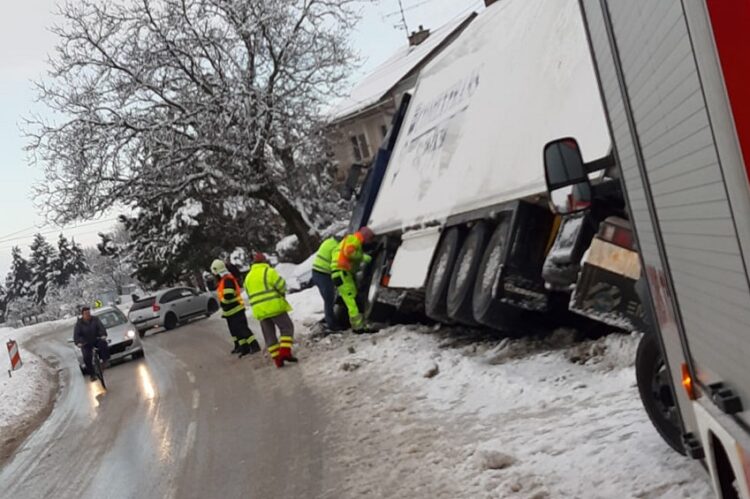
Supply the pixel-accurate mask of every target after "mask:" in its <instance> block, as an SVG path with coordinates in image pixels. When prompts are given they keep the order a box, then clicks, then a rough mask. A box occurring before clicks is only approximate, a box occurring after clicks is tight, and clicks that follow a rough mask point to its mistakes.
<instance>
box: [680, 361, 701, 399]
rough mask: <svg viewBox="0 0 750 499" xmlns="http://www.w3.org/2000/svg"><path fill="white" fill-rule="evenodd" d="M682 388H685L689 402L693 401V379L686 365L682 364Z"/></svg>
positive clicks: (694, 397)
mask: <svg viewBox="0 0 750 499" xmlns="http://www.w3.org/2000/svg"><path fill="white" fill-rule="evenodd" d="M682 387H683V388H685V392H687V396H688V398H689V399H690V400H695V399H696V398H698V397H696V396H695V386H693V377H692V376H691V375H690V369H688V365H687V364H686V363H684V362H683V363H682Z"/></svg>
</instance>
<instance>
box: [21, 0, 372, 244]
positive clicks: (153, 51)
mask: <svg viewBox="0 0 750 499" xmlns="http://www.w3.org/2000/svg"><path fill="white" fill-rule="evenodd" d="M359 1H360V0H119V2H117V3H107V2H99V1H94V0H78V1H76V2H68V3H66V4H65V5H64V6H63V7H61V9H60V15H61V16H62V20H63V22H62V23H61V24H60V25H59V26H57V27H55V28H54V32H55V33H56V34H57V36H58V37H59V41H58V44H57V47H56V50H55V52H54V54H53V56H52V57H51V59H50V78H49V79H48V81H45V82H41V83H38V84H37V86H38V89H39V95H40V98H41V100H42V101H43V102H44V103H46V105H47V106H48V107H49V108H51V110H52V111H55V112H56V115H57V116H61V117H62V118H61V119H59V120H57V121H54V120H52V121H50V120H48V119H43V118H40V117H38V116H37V117H33V118H31V119H29V120H28V125H27V135H28V137H29V145H28V149H29V150H30V151H31V152H32V155H33V158H34V159H35V160H37V161H39V162H41V163H42V164H43V165H44V169H45V177H46V179H45V181H44V182H41V183H40V184H38V185H37V187H36V190H37V194H38V195H39V197H38V199H39V200H40V201H41V202H40V205H41V206H44V207H45V208H46V209H47V213H48V216H49V217H50V218H52V219H53V220H54V221H56V222H58V223H66V222H70V221H72V220H76V219H85V218H90V217H91V216H93V215H96V214H100V213H102V212H104V211H106V210H107V209H109V208H110V207H112V206H113V204H115V203H121V204H124V205H126V206H131V207H138V208H139V209H148V208H149V206H150V204H151V203H153V202H154V201H155V200H157V199H158V200H164V199H167V200H175V202H176V203H184V202H185V196H187V194H185V193H187V192H189V193H191V194H190V195H192V196H195V195H198V196H200V195H201V194H202V193H205V194H206V195H208V196H216V194H217V193H218V194H223V195H226V196H227V197H231V196H243V197H247V198H252V199H256V200H259V201H261V202H262V203H264V204H265V206H268V207H270V208H272V209H273V210H274V211H275V212H277V213H278V214H279V215H280V216H281V217H282V218H283V220H284V221H285V222H286V224H287V226H288V229H289V230H290V231H291V232H292V233H293V234H296V235H297V236H298V238H299V240H300V244H301V246H302V247H303V248H304V249H305V250H306V251H307V252H308V253H310V252H312V251H314V249H315V244H316V242H317V239H318V231H317V229H318V228H319V227H321V226H322V225H323V224H324V223H325V222H326V220H323V219H321V218H317V219H316V216H319V214H320V213H325V212H326V211H325V210H320V209H316V206H317V205H320V204H323V203H325V202H328V201H330V195H332V193H333V191H334V190H333V189H330V182H331V178H330V171H329V170H328V169H327V166H326V163H325V161H324V150H325V145H324V144H323V143H322V140H321V136H322V135H321V134H320V130H321V127H322V125H323V123H322V120H321V109H322V108H323V107H324V106H326V105H329V104H330V101H331V99H332V98H334V97H335V96H336V95H338V94H339V93H340V90H341V85H342V84H343V83H344V82H345V78H346V76H347V72H348V69H349V67H350V65H351V63H352V61H353V59H354V56H353V53H352V50H351V49H350V46H349V44H348V39H347V36H348V33H349V32H350V29H351V28H352V26H353V23H354V22H355V21H356V15H355V11H354V8H355V6H356V4H357V3H358V2H359ZM305 178H308V179H309V180H310V181H309V182H303V181H301V180H300V179H305ZM300 186H302V187H300Z"/></svg>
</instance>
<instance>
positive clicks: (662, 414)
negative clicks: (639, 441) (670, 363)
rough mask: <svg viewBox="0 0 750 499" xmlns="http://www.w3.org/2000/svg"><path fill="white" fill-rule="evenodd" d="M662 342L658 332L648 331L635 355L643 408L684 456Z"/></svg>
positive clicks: (679, 424) (678, 420)
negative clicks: (657, 336)
mask: <svg viewBox="0 0 750 499" xmlns="http://www.w3.org/2000/svg"><path fill="white" fill-rule="evenodd" d="M667 369H668V367H667V365H666V364H665V362H664V355H663V354H662V351H661V345H659V341H658V340H657V338H656V335H655V334H649V333H647V334H644V335H643V338H641V342H640V343H639V344H638V351H637V352H636V355H635V377H636V380H637V381H638V392H639V393H640V395H641V401H642V402H643V407H644V408H645V409H646V413H647V414H648V417H649V419H650V420H651V423H652V424H653V425H654V427H655V428H656V431H658V432H659V434H660V435H661V437H662V438H663V439H664V441H665V442H667V444H668V445H669V446H670V447H672V448H673V449H674V450H675V451H677V452H679V453H680V454H682V455H683V456H684V455H685V448H684V446H683V444H682V433H683V432H682V424H681V422H680V418H679V409H678V408H677V405H676V403H675V397H674V393H673V391H672V390H673V389H672V384H671V383H670V378H669V373H668V372H667Z"/></svg>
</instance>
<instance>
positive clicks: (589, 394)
mask: <svg viewBox="0 0 750 499" xmlns="http://www.w3.org/2000/svg"><path fill="white" fill-rule="evenodd" d="M298 296H299V299H298V300H297V302H296V303H295V305H296V306H297V308H296V310H295V312H296V316H295V317H296V318H297V319H300V317H301V316H302V315H303V314H304V313H305V312H307V311H315V312H316V313H317V311H316V310H315V309H316V307H315V306H314V305H315V304H317V303H318V300H319V298H318V300H316V299H315V296H314V294H313V293H312V292H309V293H306V294H302V293H301V294H300V295H298ZM307 307H309V308H307ZM318 316H319V314H318V315H315V316H314V317H318ZM314 317H313V318H314ZM310 319H312V318H309V319H308V320H310ZM639 338H640V335H639V334H632V335H610V336H607V337H604V338H601V339H598V340H595V341H585V342H575V341H574V334H573V332H571V331H566V330H559V331H556V332H555V333H554V334H553V335H552V336H551V337H550V338H547V339H544V340H530V339H521V340H508V339H505V340H500V339H497V338H494V339H492V338H488V336H487V333H485V332H479V331H471V330H460V329H457V328H445V329H440V328H437V329H435V328H428V327H425V326H398V327H392V328H389V329H386V330H384V331H381V332H380V333H378V334H375V335H367V336H357V335H351V334H341V335H333V336H328V337H325V338H322V339H320V340H318V343H316V348H325V349H328V350H330V352H328V355H327V358H331V357H333V358H338V359H339V361H338V362H326V363H317V364H315V365H310V364H301V365H304V366H305V368H306V369H310V370H311V371H312V372H311V373H310V374H311V375H312V379H316V380H319V383H320V389H321V390H322V392H323V393H324V394H325V397H326V398H327V401H326V407H327V410H328V411H329V412H330V417H332V418H334V417H335V418H336V421H345V422H347V423H346V424H345V425H344V427H341V426H337V427H336V428H334V429H332V430H331V435H329V438H330V439H332V440H336V438H337V435H345V436H346V437H345V438H344V437H341V438H339V441H340V444H339V445H338V447H339V448H338V449H337V451H338V453H339V462H338V463H337V466H340V467H342V469H346V470H347V478H346V479H345V480H344V483H342V484H340V488H337V491H338V493H339V494H340V495H341V497H356V496H366V497H445V498H457V497H470V498H480V497H492V498H497V497H535V498H546V497H586V498H594V497H607V498H615V497H617V498H624V497H691V498H700V497H711V496H712V492H711V489H710V485H709V482H708V477H707V475H706V473H705V471H704V470H703V469H702V468H701V467H700V465H699V464H698V463H697V462H695V461H692V460H690V459H687V458H685V457H682V456H680V455H678V454H676V453H675V452H674V451H672V450H671V449H670V448H669V447H668V446H667V445H666V444H665V443H664V442H663V441H662V440H661V437H660V436H659V435H658V434H657V432H656V430H655V429H654V428H653V427H652V425H651V423H650V421H649V419H648V417H647V415H646V413H645V411H644V410H643V407H642V406H641V402H640V398H639V396H638V391H637V387H636V382H635V373H634V368H633V362H634V359H635V350H636V347H637V344H638V341H639Z"/></svg>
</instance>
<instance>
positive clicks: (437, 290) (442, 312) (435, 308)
mask: <svg viewBox="0 0 750 499" xmlns="http://www.w3.org/2000/svg"><path fill="white" fill-rule="evenodd" d="M460 240H461V231H460V230H459V228H458V227H452V228H450V229H448V230H447V231H446V233H445V234H444V235H443V240H442V241H441V242H440V247H439V248H438V251H437V254H436V255H435V259H434V261H433V262H432V268H431V269H430V276H429V278H428V279H427V287H426V289H425V300H424V305H425V307H424V308H425V313H426V314H427V316H428V317H429V318H431V319H434V320H436V321H441V322H449V321H450V318H449V317H448V313H447V312H446V303H445V302H446V295H447V294H448V284H449V283H450V279H451V275H452V274H453V264H454V263H455V261H456V255H457V254H458V249H459V243H460Z"/></svg>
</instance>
